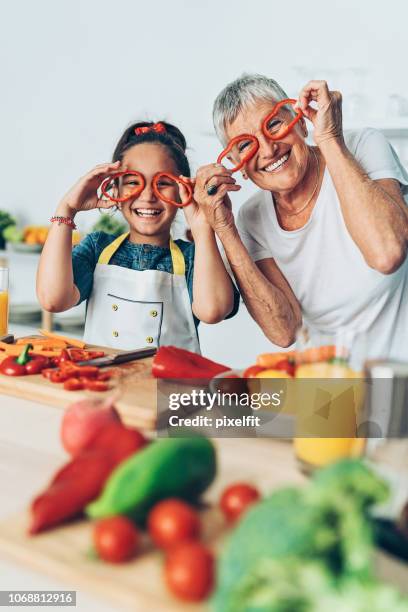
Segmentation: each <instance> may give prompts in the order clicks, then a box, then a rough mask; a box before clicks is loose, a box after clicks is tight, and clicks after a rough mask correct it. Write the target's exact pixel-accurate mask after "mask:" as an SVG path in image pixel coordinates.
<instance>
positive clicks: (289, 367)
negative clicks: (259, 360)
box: [274, 359, 295, 376]
mask: <svg viewBox="0 0 408 612" xmlns="http://www.w3.org/2000/svg"><path fill="white" fill-rule="evenodd" d="M274 369H275V370H282V372H286V373H287V374H289V376H294V375H295V364H294V363H293V362H292V361H289V359H282V361H278V363H277V364H276V365H275V366H274Z"/></svg>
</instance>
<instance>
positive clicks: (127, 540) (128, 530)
mask: <svg viewBox="0 0 408 612" xmlns="http://www.w3.org/2000/svg"><path fill="white" fill-rule="evenodd" d="M93 542H94V546H95V549H96V552H97V553H98V555H99V557H100V558H101V559H103V560H104V561H109V562H110V563H123V562H124V561H129V560H130V559H131V558H132V557H134V555H135V553H136V550H137V548H138V546H139V542H140V533H139V531H138V529H137V528H136V527H135V525H134V524H133V523H132V521H131V520H130V519H128V518H126V517H125V516H111V517H109V518H106V519H102V520H101V521H98V522H97V523H96V525H95V527H94V531H93Z"/></svg>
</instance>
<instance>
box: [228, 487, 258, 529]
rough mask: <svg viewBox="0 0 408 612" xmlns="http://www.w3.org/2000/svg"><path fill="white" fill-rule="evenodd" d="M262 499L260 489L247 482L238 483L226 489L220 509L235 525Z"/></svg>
mask: <svg viewBox="0 0 408 612" xmlns="http://www.w3.org/2000/svg"><path fill="white" fill-rule="evenodd" d="M260 498H261V495H260V493H259V491H258V489H256V488H255V487H253V486H252V485H250V484H246V483H245V482H237V483H236V484H233V485H231V486H229V487H227V488H226V489H224V492H223V494H222V495H221V499H220V507H221V510H222V512H223V514H224V516H225V518H226V519H227V521H229V522H230V523H233V522H234V521H236V520H237V519H238V518H239V517H240V516H241V515H242V514H243V513H244V512H245V511H246V510H247V509H248V507H249V506H250V505H251V504H253V503H255V502H256V501H258V500H259V499H260Z"/></svg>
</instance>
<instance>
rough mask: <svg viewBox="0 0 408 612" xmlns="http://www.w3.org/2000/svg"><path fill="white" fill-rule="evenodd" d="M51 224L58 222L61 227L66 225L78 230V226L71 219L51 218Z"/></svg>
mask: <svg viewBox="0 0 408 612" xmlns="http://www.w3.org/2000/svg"><path fill="white" fill-rule="evenodd" d="M50 222H51V223H55V222H58V225H61V223H63V224H64V225H68V226H69V227H71V228H72V229H74V230H75V229H76V228H77V226H76V225H75V223H74V222H73V220H72V219H71V218H70V217H51V219H50Z"/></svg>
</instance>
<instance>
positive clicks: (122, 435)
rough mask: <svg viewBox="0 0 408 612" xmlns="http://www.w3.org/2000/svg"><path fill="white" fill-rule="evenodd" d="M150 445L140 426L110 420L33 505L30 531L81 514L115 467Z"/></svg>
mask: <svg viewBox="0 0 408 612" xmlns="http://www.w3.org/2000/svg"><path fill="white" fill-rule="evenodd" d="M146 444H147V441H146V440H145V438H144V437H143V436H142V434H140V433H139V432H138V431H137V430H136V429H131V428H127V427H125V426H124V425H122V424H121V423H108V424H107V425H105V427H104V428H103V429H102V430H101V431H100V432H99V433H98V434H97V436H96V438H94V439H93V440H92V442H91V443H90V444H89V446H88V447H87V448H86V449H85V450H84V451H83V453H81V454H80V455H78V456H77V457H75V459H73V460H71V461H70V462H69V463H67V464H66V465H65V466H64V467H62V468H61V469H60V470H58V472H57V473H56V474H55V476H54V477H53V479H52V480H51V483H50V485H49V487H48V488H47V490H46V491H44V492H43V493H41V494H40V495H39V496H37V497H36V498H35V499H34V501H33V502H32V505H31V517H32V518H31V525H30V528H29V533H30V534H35V533H39V532H40V531H44V530H46V529H49V528H50V527H54V526H55V525H58V524H60V523H62V522H64V521H66V520H68V519H71V518H74V517H76V516H78V515H79V514H81V512H82V511H83V509H84V507H85V506H86V505H87V504H88V503H89V502H91V501H92V500H93V499H95V498H96V497H97V496H98V495H99V494H100V492H101V490H102V488H103V486H104V484H105V482H106V480H107V478H108V476H109V475H110V473H111V472H112V470H113V469H114V468H115V467H116V466H117V465H118V464H119V463H120V462H121V461H123V460H124V459H127V458H128V457H130V455H132V454H133V453H135V452H137V451H138V450H140V449H141V448H143V446H145V445H146Z"/></svg>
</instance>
